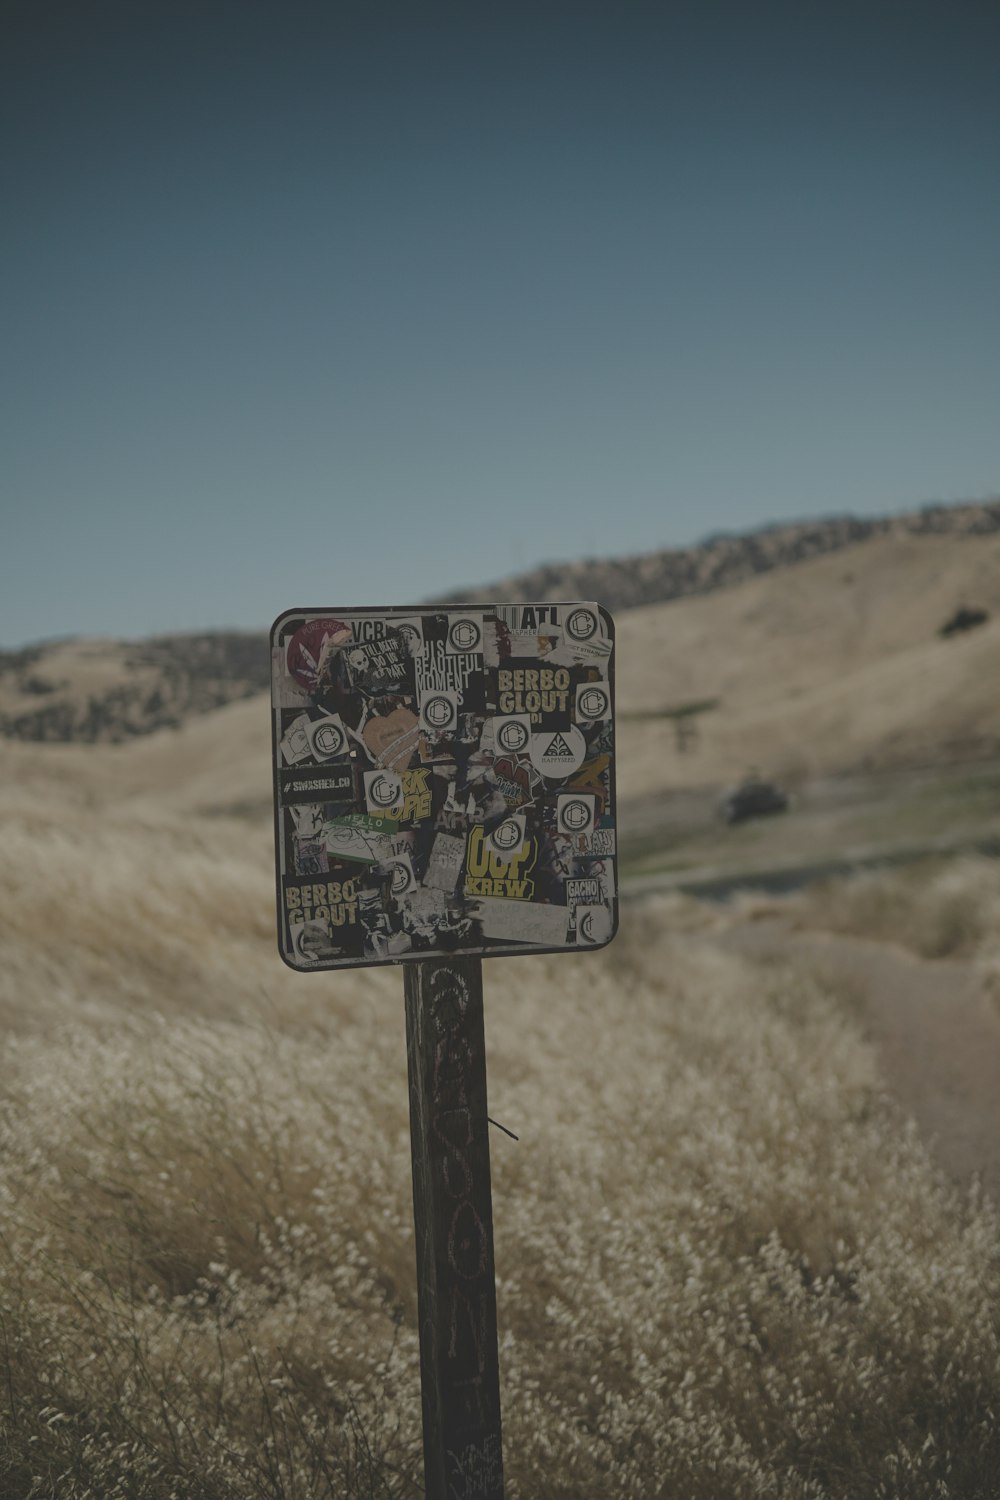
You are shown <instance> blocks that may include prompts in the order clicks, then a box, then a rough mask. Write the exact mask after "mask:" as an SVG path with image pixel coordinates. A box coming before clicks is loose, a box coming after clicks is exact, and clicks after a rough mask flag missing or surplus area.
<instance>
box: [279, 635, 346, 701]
mask: <svg viewBox="0 0 1000 1500" xmlns="http://www.w3.org/2000/svg"><path fill="white" fill-rule="evenodd" d="M350 639H351V627H350V625H345V624H344V622H343V620H310V621H309V623H308V624H306V625H300V626H299V628H298V630H297V631H296V632H295V634H294V635H293V636H292V638H291V640H290V641H289V642H288V654H287V657H286V660H287V662H288V671H289V673H290V674H291V676H292V677H294V678H295V681H296V682H297V683H298V684H299V686H300V687H304V688H305V690H306V692H307V693H314V692H315V691H316V689H317V688H318V687H319V684H320V678H321V676H322V673H323V668H324V667H325V666H326V663H327V659H328V658H329V656H330V655H331V653H332V652H334V651H337V650H339V648H340V647H341V646H343V645H345V644H346V643H347V642H348V641H349V640H350Z"/></svg>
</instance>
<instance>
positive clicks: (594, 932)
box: [574, 906, 613, 946]
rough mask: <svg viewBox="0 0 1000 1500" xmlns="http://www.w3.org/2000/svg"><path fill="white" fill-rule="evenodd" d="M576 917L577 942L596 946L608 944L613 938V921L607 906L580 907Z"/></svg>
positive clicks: (577, 909)
mask: <svg viewBox="0 0 1000 1500" xmlns="http://www.w3.org/2000/svg"><path fill="white" fill-rule="evenodd" d="M574 915H575V917H576V940H577V942H578V943H579V944H581V945H592V946H596V945H599V944H601V943H606V942H608V940H609V939H610V937H611V930H612V926H613V919H612V915H611V910H610V908H609V907H607V906H578V907H577V908H576V911H575V913H574Z"/></svg>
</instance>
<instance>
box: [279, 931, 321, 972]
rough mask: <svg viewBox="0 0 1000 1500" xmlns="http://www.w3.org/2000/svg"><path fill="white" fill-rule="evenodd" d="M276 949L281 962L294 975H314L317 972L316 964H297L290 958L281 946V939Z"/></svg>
mask: <svg viewBox="0 0 1000 1500" xmlns="http://www.w3.org/2000/svg"><path fill="white" fill-rule="evenodd" d="M275 947H276V948H277V950H278V957H279V958H280V959H281V962H282V963H283V964H284V965H285V968H286V969H291V971H292V973H293V974H312V973H314V971H315V970H316V968H317V965H316V964H300V963H299V964H297V963H295V961H294V959H291V958H289V956H288V954H287V953H286V952H285V950H284V948H283V947H282V946H281V939H280V937H279V939H278V941H277V943H276V944H275Z"/></svg>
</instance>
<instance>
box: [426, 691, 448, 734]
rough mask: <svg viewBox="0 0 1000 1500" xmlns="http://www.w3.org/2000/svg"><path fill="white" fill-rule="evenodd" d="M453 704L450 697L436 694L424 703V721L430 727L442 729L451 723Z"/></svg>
mask: <svg viewBox="0 0 1000 1500" xmlns="http://www.w3.org/2000/svg"><path fill="white" fill-rule="evenodd" d="M453 707H454V705H453V704H452V701H451V699H450V698H444V697H442V696H441V695H440V694H438V695H437V696H436V697H434V698H428V699H427V700H426V702H425V703H424V722H425V723H426V724H429V725H430V727H431V728H432V729H444V728H445V727H446V726H447V725H448V724H450V723H451V719H452V712H453Z"/></svg>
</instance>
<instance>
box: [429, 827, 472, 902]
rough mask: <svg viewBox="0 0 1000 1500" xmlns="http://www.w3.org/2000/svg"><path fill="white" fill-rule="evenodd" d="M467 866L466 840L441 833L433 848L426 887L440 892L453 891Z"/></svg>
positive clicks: (436, 838)
mask: <svg viewBox="0 0 1000 1500" xmlns="http://www.w3.org/2000/svg"><path fill="white" fill-rule="evenodd" d="M464 864H465V839H464V838H457V837H455V836H454V835H452V834H449V833H439V834H438V835H437V836H436V837H435V839H434V843H433V845H432V847H431V856H430V859H429V860H428V862H427V872H426V874H425V875H424V885H426V886H430V887H431V888H432V889H434V890H438V891H453V890H454V889H455V887H456V885H457V884H458V878H459V876H460V875H461V873H462V866H463V865H464Z"/></svg>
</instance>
